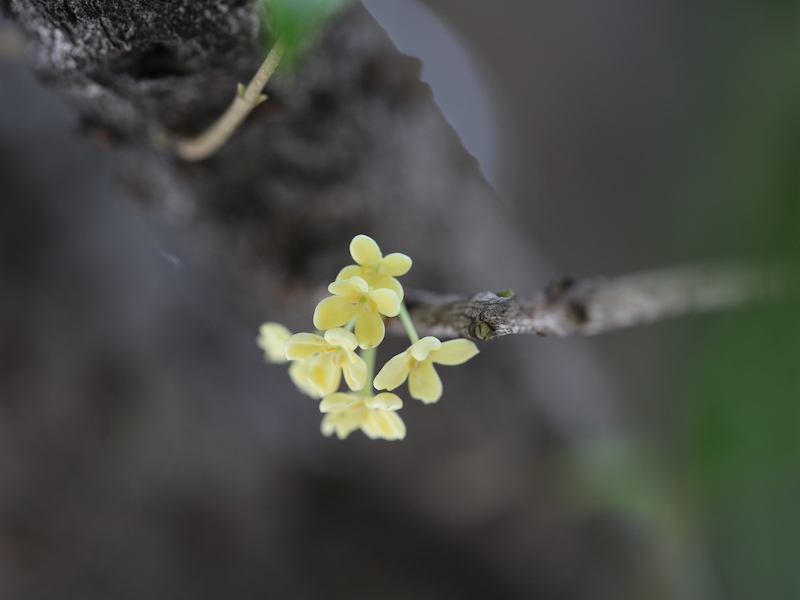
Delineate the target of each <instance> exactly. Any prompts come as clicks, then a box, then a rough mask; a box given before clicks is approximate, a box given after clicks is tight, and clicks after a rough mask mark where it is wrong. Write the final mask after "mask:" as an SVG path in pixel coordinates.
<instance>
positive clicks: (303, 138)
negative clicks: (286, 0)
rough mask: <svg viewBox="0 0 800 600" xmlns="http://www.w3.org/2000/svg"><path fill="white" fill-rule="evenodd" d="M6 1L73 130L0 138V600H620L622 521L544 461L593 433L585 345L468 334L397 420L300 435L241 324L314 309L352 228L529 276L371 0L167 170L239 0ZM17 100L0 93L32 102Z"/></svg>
mask: <svg viewBox="0 0 800 600" xmlns="http://www.w3.org/2000/svg"><path fill="white" fill-rule="evenodd" d="M1 6H2V7H3V10H4V12H5V15H6V16H7V17H8V18H9V19H10V20H11V21H12V22H13V23H14V24H15V25H16V26H17V27H18V28H20V29H21V30H22V31H23V32H24V34H25V35H26V37H27V39H28V43H29V53H30V58H31V62H32V65H33V68H34V69H35V71H36V73H37V74H38V75H39V77H40V78H41V79H42V80H43V81H44V82H45V83H46V84H47V85H48V86H49V87H51V88H53V89H55V90H57V91H58V92H59V93H60V94H61V95H62V97H64V98H66V99H67V101H68V103H69V104H70V105H71V107H72V108H73V110H74V111H75V113H76V114H77V115H79V117H80V120H81V124H82V128H83V130H84V132H85V133H86V134H87V136H88V138H89V140H91V141H92V142H93V143H94V146H95V149H94V150H91V149H89V148H88V147H87V146H86V145H85V143H83V142H81V141H80V140H79V139H75V138H69V126H68V125H64V123H66V122H68V121H69V117H68V116H65V115H63V114H62V115H61V116H60V117H59V118H60V119H61V120H59V119H57V118H55V117H52V116H46V115H43V116H42V117H41V119H42V123H41V125H40V126H39V128H38V129H35V131H36V132H37V133H36V134H35V135H33V137H31V138H19V137H16V138H15V137H13V136H2V137H0V196H2V198H0V249H1V250H2V254H0V257H2V263H0V278H2V279H1V280H0V282H1V283H2V288H1V289H2V290H3V293H2V297H1V298H0V318H2V322H3V328H2V331H0V358H2V362H0V457H2V460H0V488H2V490H3V494H2V495H0V597H3V598H13V599H45V598H61V599H71V598H76V599H77V598H81V599H93V598H97V599H101V598H102V599H107V598H115V599H126V598H131V599H134V598H135V599H140V598H153V599H158V598H165V599H166V598H170V599H175V598H192V599H205V598H209V599H211V598H291V599H301V598H326V599H336V598H348V599H358V598H382V599H384V598H414V599H425V598H431V599H433V598H436V599H447V598H453V599H456V598H457V599H461V600H463V599H469V598H475V599H478V598H480V599H484V598H494V599H502V598H520V599H521V598H559V599H561V598H563V599H568V598H576V599H577V598H587V599H588V598H593V599H594V598H609V599H611V598H613V599H619V598H622V597H625V593H624V589H625V585H626V573H629V572H630V564H631V563H632V557H631V555H629V554H628V552H627V550H626V549H629V547H630V545H629V543H628V542H627V541H626V540H625V538H624V536H623V535H622V533H621V531H622V530H621V528H618V527H616V526H615V524H614V522H613V520H611V519H606V518H598V517H592V518H589V516H587V514H580V513H576V512H574V511H570V510H567V509H566V508H565V507H564V506H563V502H564V500H563V496H562V495H561V492H560V491H559V487H558V486H557V485H555V479H557V477H555V478H554V477H553V471H552V469H551V468H550V466H551V464H552V463H551V460H552V459H553V457H554V456H556V455H558V452H559V451H560V450H561V449H563V447H564V444H565V443H566V442H573V441H577V440H580V439H582V438H583V437H584V436H588V435H591V434H595V433H601V432H603V431H605V430H607V429H608V428H609V427H611V426H612V425H613V417H612V414H611V413H612V411H611V408H610V407H609V405H608V397H609V392H608V390H607V388H606V386H605V385H604V384H603V381H602V378H593V377H592V376H590V375H586V376H583V377H575V376H574V373H575V372H583V373H590V372H592V369H595V370H596V369H597V367H596V365H595V364H594V362H593V359H592V358H591V356H590V355H588V354H587V352H586V349H585V347H584V346H583V345H582V342H580V341H575V342H574V343H573V342H570V344H571V345H569V346H566V345H564V344H562V345H556V346H553V347H550V348H547V349H545V348H543V347H542V346H541V345H537V344H541V343H540V342H538V341H537V340H535V339H532V338H528V339H506V340H502V341H498V342H492V343H491V344H489V345H483V346H481V350H482V353H481V355H480V356H478V357H477V358H475V359H474V360H473V361H472V362H471V363H470V365H469V367H468V368H456V367H454V368H445V369H443V370H442V373H441V374H442V378H443V380H444V386H445V394H444V397H443V399H442V400H441V401H440V402H439V403H438V404H436V405H434V406H432V407H431V406H428V407H425V406H422V405H421V404H420V403H417V402H414V401H413V400H410V399H409V400H406V406H405V407H404V409H403V412H402V416H403V417H404V419H405V420H406V422H407V424H408V427H409V436H408V438H407V439H406V440H405V441H403V442H399V443H397V442H395V443H381V442H371V441H369V440H366V439H364V438H363V437H362V436H360V434H354V435H353V436H352V438H351V439H348V440H347V441H346V442H339V441H338V440H330V439H325V438H322V437H321V436H320V434H319V432H318V423H319V419H320V415H319V413H318V410H317V407H316V405H315V404H314V402H312V401H310V400H309V399H307V398H305V397H301V396H300V395H299V394H298V393H297V392H296V391H295V390H294V389H293V388H292V385H291V383H290V382H289V380H288V377H287V375H286V372H285V368H283V367H280V366H267V365H264V364H263V361H262V359H261V356H260V351H259V350H258V349H257V348H256V347H255V345H254V338H255V334H256V330H257V326H258V324H259V323H260V322H261V321H264V320H279V321H282V322H284V323H286V324H288V325H289V326H290V327H291V328H292V329H293V330H295V331H297V330H300V329H304V330H308V329H309V328H310V327H311V324H310V317H311V313H312V310H313V306H314V304H315V302H316V301H317V300H318V299H319V298H320V294H321V293H323V292H324V286H325V284H326V283H327V282H328V281H330V280H332V278H333V277H334V276H335V274H336V272H337V271H338V269H339V268H340V267H341V266H343V265H345V264H347V263H348V262H349V257H348V254H347V246H348V242H349V240H350V239H351V238H352V236H353V235H355V234H357V233H366V234H369V235H371V236H373V237H374V238H375V239H376V240H378V242H379V243H380V245H381V246H382V248H383V249H384V250H385V251H387V252H392V251H402V252H405V253H407V254H409V255H411V256H412V258H413V259H414V268H413V269H412V271H411V273H410V274H409V276H408V277H407V278H406V280H407V283H408V285H409V286H413V287H416V288H420V289H428V290H432V291H438V292H464V291H470V290H473V291H474V290H479V289H497V290H500V289H505V288H508V287H514V288H516V289H535V287H536V286H537V285H542V284H543V283H544V282H546V281H547V280H548V279H549V278H550V277H551V276H552V275H553V273H551V272H548V271H547V269H546V267H543V266H542V262H541V261H540V260H538V259H537V257H536V255H535V254H534V252H533V251H532V250H531V249H530V248H529V247H528V245H527V244H526V243H525V240H524V238H523V237H522V236H521V235H520V234H519V233H518V232H517V231H516V230H515V228H514V225H513V220H512V218H511V217H510V216H509V215H508V214H507V213H506V211H505V210H504V209H503V208H502V206H501V205H500V204H499V203H498V202H497V199H496V197H495V195H494V193H493V191H492V190H491V189H490V187H489V186H488V185H487V184H486V183H485V181H484V180H483V178H482V176H481V175H480V173H479V170H478V168H477V165H476V164H475V161H474V160H473V159H472V158H471V157H470V156H469V155H468V154H467V153H466V152H465V151H464V150H463V148H462V147H461V144H460V142H459V141H458V138H457V136H456V135H455V134H454V132H453V131H452V130H451V129H450V127H449V126H448V125H447V123H446V122H445V121H444V119H443V118H442V116H441V114H440V112H439V111H438V109H437V108H436V106H435V104H434V103H433V100H432V98H431V94H430V91H429V89H428V88H427V86H426V85H424V84H423V83H421V82H420V80H419V63H418V61H417V60H415V59H413V58H410V57H408V56H404V55H401V54H399V53H398V52H397V51H396V49H395V48H394V47H393V46H392V44H391V43H390V41H389V39H388V38H387V36H386V35H385V33H384V32H383V31H382V30H381V29H380V27H378V26H377V24H376V23H375V22H374V21H373V20H372V19H371V17H370V16H369V14H368V13H367V12H366V11H365V10H364V9H363V8H361V7H360V6H355V7H354V8H352V9H351V10H349V11H347V12H346V13H345V14H343V15H342V16H341V17H340V18H338V19H337V20H336V21H335V22H334V23H331V25H330V26H329V27H328V28H327V30H326V32H325V34H324V36H323V37H322V39H321V40H320V41H319V43H318V45H317V46H316V47H315V48H314V50H313V51H312V53H311V54H310V56H309V57H308V58H307V60H306V61H305V62H304V63H303V65H302V68H301V69H300V70H299V71H298V72H297V73H294V74H291V75H288V74H284V75H283V76H281V77H279V78H278V79H276V80H275V81H274V82H271V83H270V84H268V87H267V90H266V92H267V93H268V95H269V100H268V101H267V102H266V103H264V104H263V105H261V106H259V107H258V108H257V109H256V110H255V111H254V112H253V114H252V115H251V116H250V117H249V119H248V120H247V121H246V123H245V125H244V127H243V128H242V129H241V130H240V131H239V132H237V134H236V135H235V136H234V137H233V139H232V140H231V141H230V143H229V144H228V145H226V146H225V147H223V148H222V149H221V151H220V152H219V153H218V154H216V155H214V156H213V157H211V158H210V159H208V160H206V161H203V162H201V163H197V164H188V163H185V162H182V161H180V160H178V159H176V158H175V157H174V156H172V155H171V154H169V153H167V152H165V151H162V150H159V149H158V148H157V147H155V146H154V145H153V144H152V143H151V140H152V139H153V137H154V136H156V135H157V134H159V133H161V132H164V131H170V132H174V133H177V134H192V133H197V132H199V131H201V130H202V129H203V128H204V127H206V126H207V125H208V124H209V123H210V122H212V121H213V119H214V118H216V117H217V116H218V115H219V114H220V112H221V111H222V110H223V109H224V108H225V106H226V105H227V104H228V103H229V102H230V100H231V97H232V93H233V91H234V90H235V86H236V83H237V82H239V81H246V80H247V79H248V78H249V77H250V76H251V74H252V73H253V72H254V70H255V69H256V67H257V66H258V64H259V63H260V61H261V59H262V58H263V50H262V49H261V47H260V45H259V43H258V41H257V40H258V35H259V31H258V27H259V25H258V19H257V18H256V16H255V14H254V11H253V9H252V7H251V4H250V3H249V2H248V1H246V0H202V1H189V0H161V1H156V0H124V1H118V0H108V1H105V2H96V1H93V0H59V1H55V0H6V1H5V2H3V3H2V5H1ZM26 86H27V87H26ZM25 93H33V92H32V87H31V86H30V85H28V84H24V83H20V85H19V86H18V87H16V88H15V89H14V90H13V94H12V93H11V90H10V89H9V90H0V97H2V98H5V99H7V100H9V101H11V99H12V97H13V100H14V101H15V102H16V104H14V105H13V106H14V107H15V108H14V110H18V111H19V113H18V114H21V115H24V114H29V113H26V112H25V110H26V107H25ZM50 102H51V104H56V103H55V101H54V100H52V99H51V100H50ZM8 106H11V105H8ZM8 110H11V109H7V110H6V111H5V112H6V115H4V117H3V118H4V119H8V118H13V117H9V116H8V114H10V113H8ZM6 124H7V123H6ZM7 130H8V129H6V131H7ZM59 132H60V133H61V134H62V135H63V136H64V137H65V138H69V139H70V141H69V143H68V144H62V145H60V146H55V145H51V144H50V140H51V139H52V136H54V135H55V134H56V133H59ZM111 169H113V171H114V173H115V174H116V177H115V178H114V179H111V178H110V177H108V176H107V175H106V172H107V171H109V170H111ZM123 198H124V199H134V200H136V201H137V202H138V203H139V204H141V205H143V206H144V207H145V210H142V211H134V210H131V208H130V207H129V206H127V205H126V203H125V202H122V201H121V199H123ZM128 204H130V203H128ZM162 250H166V251H168V252H170V253H172V254H175V255H177V256H178V257H179V258H180V259H181V262H182V266H181V267H180V268H176V267H175V266H174V265H173V264H171V263H170V261H169V260H167V259H166V258H165V256H164V253H163V252H162ZM387 345H388V346H389V348H388V349H387V350H385V351H384V349H383V347H382V348H381V353H382V354H381V355H380V356H379V365H380V364H381V363H382V361H385V360H387V359H388V358H389V357H390V356H391V355H392V353H393V352H398V351H401V350H403V349H404V347H405V346H404V344H402V343H401V342H400V341H399V340H390V341H389V342H387ZM403 393H404V390H401V394H403ZM404 398H407V396H404Z"/></svg>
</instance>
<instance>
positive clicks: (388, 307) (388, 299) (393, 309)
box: [369, 288, 400, 317]
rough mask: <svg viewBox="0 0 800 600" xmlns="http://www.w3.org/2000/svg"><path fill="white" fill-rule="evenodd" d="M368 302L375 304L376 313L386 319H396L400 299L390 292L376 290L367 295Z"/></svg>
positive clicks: (398, 312)
mask: <svg viewBox="0 0 800 600" xmlns="http://www.w3.org/2000/svg"><path fill="white" fill-rule="evenodd" d="M369 297H370V300H372V301H374V302H375V305H376V306H377V308H378V312H379V313H382V314H384V315H386V316H387V317H396V316H397V315H398V314H400V298H398V297H397V294H396V293H395V292H393V291H392V290H387V289H383V288H382V289H378V290H372V291H371V292H370V293H369Z"/></svg>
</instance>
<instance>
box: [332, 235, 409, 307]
mask: <svg viewBox="0 0 800 600" xmlns="http://www.w3.org/2000/svg"><path fill="white" fill-rule="evenodd" d="M350 255H351V256H352V257H353V260H354V261H356V262H357V263H358V264H357V265H350V266H348V267H345V268H344V269H342V270H341V271H339V274H338V275H337V276H336V281H344V280H345V279H350V278H351V277H361V278H362V279H363V280H364V281H366V282H367V285H369V286H370V288H372V289H380V288H386V289H390V290H392V291H393V292H394V293H395V294H397V297H398V298H399V299H400V301H401V302H402V301H403V286H402V285H400V282H399V281H397V279H395V277H400V276H401V275H405V274H406V273H408V270H409V269H410V268H411V259H410V258H409V257H408V256H406V255H405V254H402V253H400V252H393V253H392V254H387V255H386V256H384V255H383V254H382V253H381V249H380V247H379V246H378V244H377V243H376V242H375V240H373V239H372V238H371V237H369V236H366V235H357V236H356V237H354V238H353V241H352V242H350Z"/></svg>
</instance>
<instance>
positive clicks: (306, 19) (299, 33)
mask: <svg viewBox="0 0 800 600" xmlns="http://www.w3.org/2000/svg"><path fill="white" fill-rule="evenodd" d="M256 2H257V4H258V6H259V14H260V15H261V39H262V43H263V44H264V46H265V47H266V48H271V47H272V46H273V45H274V44H275V42H276V41H277V40H278V39H280V40H281V43H282V44H283V45H284V47H285V49H286V52H285V54H284V57H283V60H282V63H283V65H284V67H288V68H289V69H292V68H296V67H297V65H298V63H299V62H300V61H301V60H302V58H303V56H304V55H305V53H306V52H308V51H309V50H310V49H311V47H312V46H313V44H314V41H315V40H316V39H317V37H318V36H319V34H320V33H321V31H322V30H323V28H324V27H325V25H326V24H327V23H329V22H330V21H331V19H334V18H335V17H336V16H337V15H338V14H339V13H340V12H341V11H342V10H344V9H345V8H347V7H348V6H349V5H350V4H352V3H353V0H256Z"/></svg>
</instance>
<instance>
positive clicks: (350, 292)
mask: <svg viewBox="0 0 800 600" xmlns="http://www.w3.org/2000/svg"><path fill="white" fill-rule="evenodd" d="M328 291H329V292H330V293H331V294H334V295H336V296H348V297H349V296H365V295H367V294H368V293H369V284H368V283H367V282H366V281H365V280H364V278H363V277H359V276H357V275H354V276H353V277H350V278H349V279H342V280H341V281H334V282H333V283H331V284H330V285H329V286H328Z"/></svg>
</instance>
